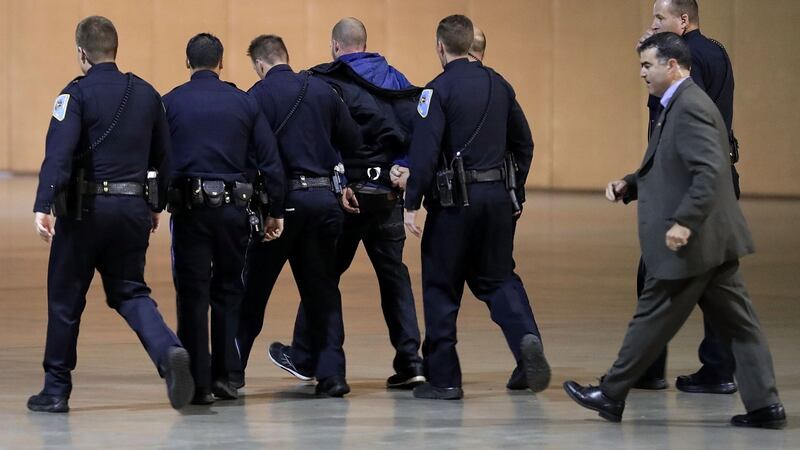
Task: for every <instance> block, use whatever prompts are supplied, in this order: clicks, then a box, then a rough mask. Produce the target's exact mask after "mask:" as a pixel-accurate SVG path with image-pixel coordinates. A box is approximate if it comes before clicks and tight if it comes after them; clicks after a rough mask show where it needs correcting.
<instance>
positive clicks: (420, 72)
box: [386, 0, 470, 85]
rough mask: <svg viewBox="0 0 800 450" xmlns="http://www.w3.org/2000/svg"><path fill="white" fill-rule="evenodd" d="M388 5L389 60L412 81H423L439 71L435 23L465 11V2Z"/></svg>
mask: <svg viewBox="0 0 800 450" xmlns="http://www.w3.org/2000/svg"><path fill="white" fill-rule="evenodd" d="M388 5H389V9H388V14H387V20H388V25H387V29H388V38H389V39H388V42H387V48H388V50H387V51H386V54H387V56H388V57H389V61H391V64H392V65H395V66H397V68H398V69H400V70H401V71H402V72H403V73H404V74H405V75H406V76H407V77H408V79H409V80H410V81H411V82H412V83H414V84H417V85H425V84H426V83H427V82H429V81H430V80H432V79H433V78H434V77H435V76H436V75H438V74H439V73H441V71H442V65H441V64H440V63H439V59H438V58H437V57H436V26H437V25H438V24H439V21H440V20H442V19H443V18H444V17H446V16H449V15H450V14H467V15H469V13H470V11H469V2H468V1H467V0H462V1H459V0H437V1H430V0H409V1H402V2H398V1H389V2H388Z"/></svg>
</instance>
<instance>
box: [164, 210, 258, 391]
mask: <svg viewBox="0 0 800 450" xmlns="http://www.w3.org/2000/svg"><path fill="white" fill-rule="evenodd" d="M249 240H250V224H249V223H248V220H247V214H246V212H245V210H244V209H243V208H238V207H236V206H234V205H225V206H220V207H218V208H207V207H205V206H200V207H197V208H194V209H191V210H185V209H182V210H178V211H175V212H174V213H173V214H172V257H173V263H172V264H173V274H174V281H175V291H176V294H177V301H176V303H177V307H178V337H179V338H180V340H181V342H183V344H184V346H185V347H186V350H187V351H188V352H189V355H190V356H191V361H192V363H191V369H192V376H194V380H195V386H197V388H201V389H202V388H206V389H207V388H210V387H211V381H212V380H213V381H217V380H219V381H227V378H228V373H229V372H230V371H231V370H236V369H237V368H238V367H239V355H238V354H237V353H236V350H235V345H234V342H235V339H236V330H237V328H238V324H239V308H240V306H241V302H242V296H243V295H244V280H243V277H244V264H245V252H246V251H247V244H248V242H249ZM209 306H210V307H211V354H210V355H209V353H208V337H209V336H208V308H209Z"/></svg>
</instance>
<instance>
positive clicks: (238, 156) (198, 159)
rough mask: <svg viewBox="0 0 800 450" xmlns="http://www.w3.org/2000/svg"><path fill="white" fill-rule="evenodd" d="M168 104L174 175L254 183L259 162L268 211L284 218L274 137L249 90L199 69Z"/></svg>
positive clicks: (168, 98)
mask: <svg viewBox="0 0 800 450" xmlns="http://www.w3.org/2000/svg"><path fill="white" fill-rule="evenodd" d="M164 105H165V106H166V109H167V121H168V122H169V130H170V134H171V135H172V145H173V157H172V159H173V163H172V166H173V169H172V175H171V179H173V180H175V179H178V178H180V177H200V178H208V179H217V180H223V181H226V182H233V181H249V180H246V178H247V175H246V174H247V173H248V171H249V169H250V168H251V167H250V164H251V161H254V162H255V164H256V168H257V169H258V170H259V171H260V172H261V175H262V177H263V178H264V186H265V189H266V190H267V194H268V195H269V198H270V211H269V215H270V216H272V217H283V198H284V184H285V177H284V174H283V168H282V166H281V163H280V158H279V156H278V149H277V144H276V142H275V136H274V135H273V134H272V130H271V128H270V127H269V124H268V123H267V121H266V119H265V117H264V115H263V114H261V111H260V110H259V108H258V104H257V103H256V102H255V101H254V100H253V99H252V98H251V97H250V96H248V95H247V93H245V92H244V91H242V90H240V89H238V88H236V87H235V86H233V85H232V84H229V83H226V82H224V81H221V80H220V79H219V75H217V74H216V73H215V72H213V71H211V70H200V71H197V72H195V73H194V74H192V77H191V79H190V80H189V81H188V82H186V83H184V84H182V85H180V86H178V87H176V88H175V89H173V90H172V91H171V92H170V93H168V94H166V95H165V96H164ZM251 150H252V151H254V152H255V158H252V159H251V158H250V151H251Z"/></svg>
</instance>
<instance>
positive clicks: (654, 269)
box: [564, 33, 786, 428]
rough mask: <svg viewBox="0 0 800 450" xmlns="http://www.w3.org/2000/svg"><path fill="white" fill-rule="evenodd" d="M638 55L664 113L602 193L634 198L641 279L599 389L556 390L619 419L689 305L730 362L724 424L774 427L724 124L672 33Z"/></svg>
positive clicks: (776, 410)
mask: <svg viewBox="0 0 800 450" xmlns="http://www.w3.org/2000/svg"><path fill="white" fill-rule="evenodd" d="M639 55H640V62H641V66H642V68H641V76H642V78H644V80H645V83H646V84H647V88H648V90H649V91H650V93H651V94H652V95H655V96H657V97H660V98H661V104H662V106H663V107H664V110H663V111H662V112H661V115H660V116H659V118H658V120H657V122H656V125H655V129H654V131H653V135H652V137H651V139H650V144H649V145H648V147H647V152H646V153H645V156H644V160H643V162H642V165H641V167H640V168H639V170H637V171H636V173H634V174H630V175H628V176H626V177H625V178H624V179H622V180H617V181H612V182H611V183H609V184H608V187H607V189H606V197H608V199H609V200H612V201H617V200H620V199H621V200H623V201H624V202H625V203H628V202H630V201H633V200H637V199H638V200H639V203H638V216H639V241H640V244H641V248H642V257H643V258H644V262H645V264H646V265H647V268H648V273H647V279H646V280H645V285H644V289H643V290H642V293H641V295H640V297H639V302H638V304H637V309H636V313H635V314H634V317H633V319H632V320H631V322H630V325H629V328H628V332H627V334H626V335H625V340H624V341H623V344H622V348H621V349H620V352H619V356H618V357H617V361H616V362H615V363H614V365H613V366H612V367H611V369H609V371H608V373H606V375H605V376H604V377H603V380H602V381H601V384H600V386H599V387H593V386H588V387H584V386H581V385H579V384H578V383H576V382H574V381H567V382H566V383H564V389H565V390H566V391H567V394H568V395H569V396H570V397H571V398H572V399H573V400H575V401H576V402H577V403H578V404H580V405H581V406H583V407H585V408H588V409H593V410H595V411H598V412H599V413H600V416H601V417H603V418H605V419H607V420H610V421H614V422H618V421H620V420H621V419H622V411H623V410H624V408H625V397H626V396H627V394H628V391H629V390H630V389H631V387H632V386H633V385H634V383H635V382H636V380H637V379H638V378H639V377H640V376H641V375H642V373H643V372H644V371H645V370H646V369H647V367H648V366H649V365H650V364H651V363H652V362H653V360H654V359H655V358H656V357H657V356H658V351H659V350H660V349H661V348H663V346H664V345H666V344H667V342H668V341H669V340H670V339H671V338H672V337H673V336H674V335H675V333H677V332H678V330H679V329H680V327H681V326H682V325H683V323H684V322H685V321H686V319H687V318H688V317H689V315H690V314H691V312H692V310H693V309H694V306H695V304H699V305H700V307H701V308H702V309H703V312H704V314H705V317H706V319H708V320H709V321H710V322H711V326H712V327H713V328H714V329H715V331H716V332H717V333H718V334H719V335H720V336H721V337H722V339H723V340H724V342H725V344H726V345H728V346H730V348H731V350H732V351H733V355H734V358H735V360H736V375H737V380H738V382H739V387H740V391H741V396H742V401H743V403H744V406H745V408H746V409H747V414H744V415H738V416H734V417H733V418H732V419H731V423H732V424H733V425H735V426H748V427H763V428H783V427H784V426H785V425H786V415H785V413H784V410H783V405H781V403H780V399H779V398H778V391H777V389H776V387H775V375H774V371H773V368H772V357H771V355H770V352H769V347H768V346H767V342H766V340H765V338H764V335H763V334H762V333H761V326H760V325H759V322H758V319H756V316H755V312H754V311H753V305H752V303H751V302H750V298H749V297H748V294H747V291H746V289H745V287H744V283H743V281H742V277H741V275H740V274H739V258H740V257H742V256H744V255H747V254H749V253H752V252H753V242H752V239H751V237H750V231H749V230H748V228H747V223H746V222H745V219H744V216H743V215H742V212H741V209H740V208H739V204H738V203H737V201H736V196H735V195H734V192H733V183H732V182H731V172H730V170H729V165H730V161H729V156H728V150H729V148H728V147H729V144H728V134H727V131H726V128H725V122H724V121H723V119H722V116H721V115H720V113H719V110H718V109H717V107H716V106H715V105H714V103H713V101H712V100H711V99H710V98H709V97H708V95H706V94H705V93H704V92H703V90H702V89H701V88H700V87H698V86H697V85H696V84H695V83H694V82H693V81H692V80H691V79H689V67H690V66H691V56H690V53H689V49H688V47H687V46H686V44H685V43H684V42H683V40H681V38H680V37H679V36H678V35H676V34H674V33H660V34H656V35H654V36H652V37H650V38H648V39H646V40H645V41H644V42H643V43H642V44H641V45H640V46H639Z"/></svg>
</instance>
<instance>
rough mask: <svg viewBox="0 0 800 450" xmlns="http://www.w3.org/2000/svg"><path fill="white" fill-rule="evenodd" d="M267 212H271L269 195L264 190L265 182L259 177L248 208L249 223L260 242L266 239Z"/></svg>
mask: <svg viewBox="0 0 800 450" xmlns="http://www.w3.org/2000/svg"><path fill="white" fill-rule="evenodd" d="M267 211H269V195H267V190H266V189H265V188H264V182H263V181H262V180H261V177H259V179H258V180H257V181H256V183H255V185H254V186H253V197H252V199H251V201H250V206H249V207H248V208H247V221H248V222H249V223H250V229H251V230H252V232H253V234H254V235H255V236H256V238H257V239H258V240H259V241H261V240H263V239H264V219H265V218H266V215H267Z"/></svg>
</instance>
